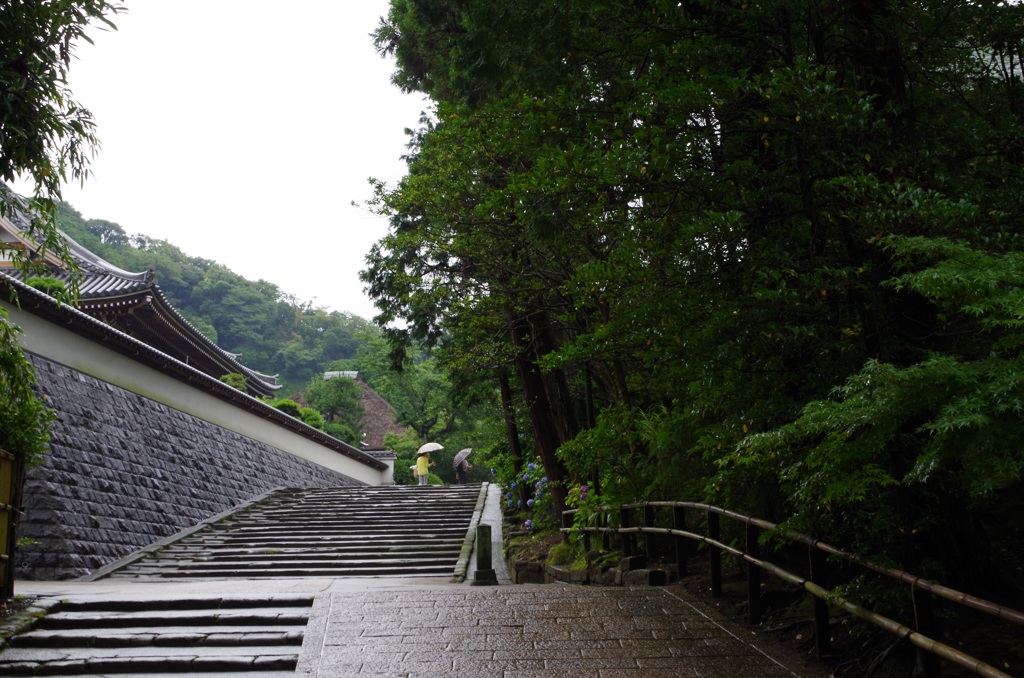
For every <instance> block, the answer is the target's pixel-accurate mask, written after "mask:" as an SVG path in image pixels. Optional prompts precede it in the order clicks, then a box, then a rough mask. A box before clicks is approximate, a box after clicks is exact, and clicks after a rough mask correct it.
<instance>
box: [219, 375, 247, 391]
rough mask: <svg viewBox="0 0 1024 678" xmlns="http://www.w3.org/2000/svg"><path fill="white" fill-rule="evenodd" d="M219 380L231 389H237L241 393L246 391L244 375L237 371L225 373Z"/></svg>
mask: <svg viewBox="0 0 1024 678" xmlns="http://www.w3.org/2000/svg"><path fill="white" fill-rule="evenodd" d="M220 380H221V381H223V382H224V383H225V384H227V385H228V386H230V387H231V388H233V389H236V390H239V391H241V392H242V393H245V392H246V389H247V387H246V383H245V377H244V376H242V375H241V374H238V373H237V372H232V373H231V374H225V375H223V376H222V377H221V378H220Z"/></svg>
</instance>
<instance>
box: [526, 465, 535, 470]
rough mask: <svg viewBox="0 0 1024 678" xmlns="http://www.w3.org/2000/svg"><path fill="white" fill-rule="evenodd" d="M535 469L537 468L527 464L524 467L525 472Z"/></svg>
mask: <svg viewBox="0 0 1024 678" xmlns="http://www.w3.org/2000/svg"><path fill="white" fill-rule="evenodd" d="M535 468H537V467H536V466H534V465H533V464H527V465H526V470H527V471H532V470H533V469H535Z"/></svg>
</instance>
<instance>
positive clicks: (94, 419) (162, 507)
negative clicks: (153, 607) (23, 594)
mask: <svg viewBox="0 0 1024 678" xmlns="http://www.w3.org/2000/svg"><path fill="white" fill-rule="evenodd" d="M32 360H33V363H34V364H35V366H36V370H37V372H38V377H39V391H40V393H41V394H42V395H43V396H45V397H46V398H47V399H48V400H49V405H50V407H52V408H53V409H54V410H56V411H57V413H58V415H59V417H60V420H59V421H58V422H56V423H55V425H54V427H53V437H52V439H51V441H50V450H49V452H48V453H47V455H46V462H45V464H44V465H43V466H40V467H37V468H34V469H30V470H29V472H28V481H27V483H26V487H25V498H24V503H23V512H22V519H21V524H20V526H19V530H18V535H19V537H28V538H30V539H32V540H34V541H35V542H38V543H36V544H33V545H30V546H23V547H22V548H20V549H19V552H18V557H17V562H16V572H17V576H18V577H19V578H22V579H69V578H73V577H79V576H83V575H86V574H89V573H90V572H92V571H93V570H96V569H98V568H99V567H102V566H103V565H106V564H108V563H110V562H113V561H115V560H117V559H119V558H122V557H124V556H126V555H128V554H129V553H132V552H133V551H136V550H138V549H140V548H142V547H145V546H148V545H149V544H152V543H153V542H155V541H157V540H159V539H162V538H164V537H168V536H170V535H172V534H175V533H176V532H179V531H180V530H182V529H184V528H186V527H190V526H192V525H195V524H196V523H198V522H200V521H201V520H204V519H205V518H208V517H210V516H212V515H215V514H217V513H220V512H221V511H224V510H226V509H228V508H231V507H233V506H236V505H238V504H240V503H242V502H244V501H246V500H247V499H250V498H252V497H254V496H256V495H259V494H262V493H263V492H265V491H267V490H269V489H272V488H275V487H282V486H284V487H332V486H338V485H354V484H358V483H357V482H356V481H354V480H353V479H352V478H349V477H348V476H345V475H343V474H340V473H338V472H335V471H332V470H330V469H326V468H324V467H322V466H319V465H317V464H314V463H312V462H309V461H306V460H304V459H301V458H298V457H295V456H293V455H290V454H288V453H286V452H282V451H281V450H278V449H276V448H274V447H271V446H269V445H266V444H264V443H261V442H258V441H254V440H252V439H250V438H246V437H245V436H243V435H240V434H238V433H235V432H232V431H229V430H226V429H224V428H221V427H219V426H216V425H213V424H210V423H208V422H205V421H203V420H201V419H198V418H197V417H194V416H192V415H189V414H185V413H183V412H180V411H178V410H174V409H171V408H169V407H167V406H165V405H162V404H161V403H159V402H156V401H154V400H151V399H149V398H146V397H143V396H141V395H139V394H136V393H132V392H130V391H127V390H124V389H122V388H119V387H117V386H113V385H111V384H109V383H106V382H103V381H100V380H98V379H95V378H93V377H90V376H88V375H85V374H82V373H80V372H77V371H75V370H72V369H70V368H68V367H65V366H63V365H60V364H58V363H54V362H51V361H49V360H46V359H44V358H40V357H38V356H33V357H32Z"/></svg>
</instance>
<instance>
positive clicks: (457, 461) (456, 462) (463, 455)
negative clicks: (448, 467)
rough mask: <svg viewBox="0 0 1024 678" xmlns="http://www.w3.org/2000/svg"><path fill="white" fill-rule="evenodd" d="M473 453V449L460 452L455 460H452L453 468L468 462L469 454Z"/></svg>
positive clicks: (468, 448) (469, 448)
mask: <svg viewBox="0 0 1024 678" xmlns="http://www.w3.org/2000/svg"><path fill="white" fill-rule="evenodd" d="M472 451H473V448H472V447H467V448H466V449H464V450H459V453H458V454H456V455H455V458H454V459H452V466H458V465H459V464H461V463H462V462H463V461H465V460H466V457H468V456H469V453H470V452H472Z"/></svg>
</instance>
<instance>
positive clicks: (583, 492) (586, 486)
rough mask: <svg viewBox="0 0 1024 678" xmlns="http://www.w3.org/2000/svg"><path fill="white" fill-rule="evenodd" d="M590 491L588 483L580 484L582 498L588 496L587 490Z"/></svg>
mask: <svg viewBox="0 0 1024 678" xmlns="http://www.w3.org/2000/svg"><path fill="white" fill-rule="evenodd" d="M589 491H590V487H589V486H588V485H580V499H581V500H582V499H583V498H584V497H586V496H587V492H589Z"/></svg>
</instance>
